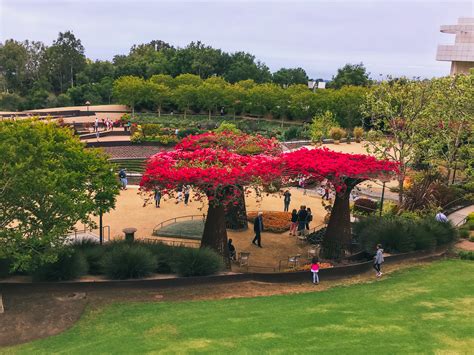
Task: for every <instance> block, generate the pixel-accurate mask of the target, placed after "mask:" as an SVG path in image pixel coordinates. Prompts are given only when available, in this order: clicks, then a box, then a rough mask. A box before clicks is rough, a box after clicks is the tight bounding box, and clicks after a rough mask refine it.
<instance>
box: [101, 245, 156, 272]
mask: <svg viewBox="0 0 474 355" xmlns="http://www.w3.org/2000/svg"><path fill="white" fill-rule="evenodd" d="M108 249H109V250H107V252H106V253H105V255H104V257H103V259H102V262H101V266H102V269H103V270H104V273H105V275H106V276H107V277H109V278H111V279H130V278H140V277H144V276H147V275H149V274H151V273H152V272H153V271H154V270H155V269H156V258H155V256H154V255H153V254H152V253H151V252H150V251H149V250H148V249H147V248H145V247H144V246H143V245H140V244H137V243H134V244H133V243H132V244H129V243H124V242H117V243H112V244H111V245H110V246H109V247H108Z"/></svg>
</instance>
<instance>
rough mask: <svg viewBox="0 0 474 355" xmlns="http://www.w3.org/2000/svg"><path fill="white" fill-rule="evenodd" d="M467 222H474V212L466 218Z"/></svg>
mask: <svg viewBox="0 0 474 355" xmlns="http://www.w3.org/2000/svg"><path fill="white" fill-rule="evenodd" d="M466 220H467V221H474V212H471V213H469V214H468V215H467V217H466Z"/></svg>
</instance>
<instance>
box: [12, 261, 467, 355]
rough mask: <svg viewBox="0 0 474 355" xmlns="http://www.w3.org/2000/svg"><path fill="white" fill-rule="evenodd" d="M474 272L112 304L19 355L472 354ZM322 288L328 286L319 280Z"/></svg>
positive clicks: (409, 273) (436, 266) (458, 267)
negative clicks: (258, 294) (268, 293)
mask: <svg viewBox="0 0 474 355" xmlns="http://www.w3.org/2000/svg"><path fill="white" fill-rule="evenodd" d="M473 275H474V263H473V262H470V261H459V260H447V261H440V262H435V263H433V264H430V265H427V266H424V267H418V268H412V269H408V270H405V271H401V272H397V273H395V274H392V275H391V276H387V277H384V279H383V280H381V281H379V282H372V283H367V284H359V285H354V286H347V287H336V288H332V289H330V290H328V291H325V292H315V293H307V294H297V295H285V296H273V297H262V298H250V299H232V300H221V301H200V302H183V303H132V304H115V305H112V306H109V307H107V308H105V309H102V310H100V311H89V312H88V313H87V314H86V315H85V316H84V317H83V318H82V320H81V321H80V322H79V323H78V324H77V325H76V326H74V327H73V328H72V329H70V330H68V331H66V332H65V333H63V334H61V335H59V336H55V337H51V338H48V339H45V340H40V341H35V342H33V343H30V344H27V345H23V346H19V347H14V348H11V349H8V351H9V352H10V351H12V352H13V353H15V352H18V353H34V354H38V353H52V352H54V353H56V352H63V353H83V354H92V353H143V352H157V353H158V352H162V353H176V352H181V353H186V352H214V353H225V352H237V353H261V352H272V353H295V352H297V353H308V354H309V353H326V354H329V353H335V354H341V353H345V354H347V353H350V354H354V353H363V354H380V353H437V352H451V353H466V354H467V353H472V351H473V349H474V338H473V335H474V321H473V319H474V317H473V316H474V283H473V281H474V278H473ZM322 282H324V280H323V281H322Z"/></svg>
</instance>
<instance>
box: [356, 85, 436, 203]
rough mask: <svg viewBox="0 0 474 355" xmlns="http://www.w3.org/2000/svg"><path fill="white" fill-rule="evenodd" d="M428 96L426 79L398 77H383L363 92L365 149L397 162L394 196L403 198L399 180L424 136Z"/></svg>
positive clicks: (362, 108) (401, 180)
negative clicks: (368, 125)
mask: <svg viewBox="0 0 474 355" xmlns="http://www.w3.org/2000/svg"><path fill="white" fill-rule="evenodd" d="M431 99H432V88H431V84H430V82H428V81H424V82H423V81H417V80H407V79H399V80H393V81H391V82H387V81H384V82H382V83H380V84H378V85H376V86H375V87H374V88H373V90H372V91H371V92H370V93H368V94H367V97H366V101H365V103H364V104H363V105H362V106H361V110H362V112H363V113H364V114H365V115H366V116H367V117H370V120H371V126H372V127H373V129H372V130H371V131H370V132H369V134H368V135H367V139H366V141H367V144H366V148H367V151H368V152H369V153H372V154H375V155H376V156H378V157H381V158H383V159H390V160H394V161H396V162H398V164H399V165H398V169H399V174H398V199H399V202H400V204H401V203H402V202H403V195H404V187H403V181H404V180H405V176H406V173H407V168H408V166H409V165H410V164H412V163H413V162H414V160H415V158H416V154H414V153H415V150H416V149H417V147H420V146H421V144H422V143H423V140H424V135H423V125H424V124H425V123H424V120H423V117H424V116H423V115H424V113H425V110H426V108H427V105H428V104H429V102H430V100H431Z"/></svg>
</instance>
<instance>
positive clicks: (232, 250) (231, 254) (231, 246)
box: [227, 239, 237, 261]
mask: <svg viewBox="0 0 474 355" xmlns="http://www.w3.org/2000/svg"><path fill="white" fill-rule="evenodd" d="M227 248H228V249H229V257H230V260H234V261H235V260H237V253H236V252H235V247H234V244H232V239H229V241H228V242H227Z"/></svg>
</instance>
